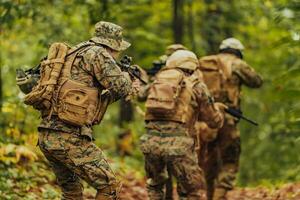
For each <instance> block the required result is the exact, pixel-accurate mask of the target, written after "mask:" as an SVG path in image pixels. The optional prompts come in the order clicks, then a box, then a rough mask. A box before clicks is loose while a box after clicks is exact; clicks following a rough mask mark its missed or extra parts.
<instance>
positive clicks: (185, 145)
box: [140, 50, 223, 200]
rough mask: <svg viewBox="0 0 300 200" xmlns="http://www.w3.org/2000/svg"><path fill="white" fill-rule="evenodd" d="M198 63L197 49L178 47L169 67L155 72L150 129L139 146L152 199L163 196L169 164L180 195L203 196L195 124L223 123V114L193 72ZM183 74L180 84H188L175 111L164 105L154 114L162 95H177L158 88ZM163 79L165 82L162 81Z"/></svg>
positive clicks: (148, 104)
mask: <svg viewBox="0 0 300 200" xmlns="http://www.w3.org/2000/svg"><path fill="white" fill-rule="evenodd" d="M197 66H198V60H197V58H196V56H195V54H194V53H192V52H190V51H186V50H178V51H176V52H175V53H173V54H172V55H171V56H170V57H169V58H168V60H167V63H166V67H165V68H164V70H162V71H160V72H159V73H158V74H157V75H156V76H155V80H154V83H153V84H152V85H151V87H150V91H149V96H148V98H147V101H146V109H147V111H146V116H145V122H146V129H147V133H146V134H145V135H143V136H142V137H141V139H140V142H141V143H140V145H141V146H140V147H141V150H142V152H143V153H144V156H145V170H146V174H147V178H148V179H147V189H148V195H149V198H150V199H151V200H162V199H164V190H163V188H164V185H165V183H166V180H167V179H168V173H167V171H166V166H167V165H168V166H169V170H171V173H172V174H173V175H174V176H175V177H176V179H177V182H178V193H179V196H180V198H181V199H195V200H196V199H197V200H198V199H199V198H200V192H199V189H200V188H201V187H203V183H204V178H203V173H202V170H201V168H200V167H199V166H198V162H197V154H196V152H195V140H194V138H193V137H194V136H193V135H192V133H193V132H194V131H193V127H194V126H193V124H194V122H195V121H197V120H198V119H201V120H204V121H206V122H207V123H208V125H209V126H210V127H212V128H217V127H220V126H222V123H223V115H222V114H221V113H220V112H219V111H218V108H217V107H215V106H214V105H213V104H212V101H211V99H210V97H209V95H208V91H207V89H206V86H205V84H203V82H201V81H200V80H199V79H198V77H199V75H198V74H197V72H194V70H195V69H196V68H197ZM181 75H183V76H184V77H185V78H186V79H185V78H184V79H183V80H185V81H184V83H185V84H183V82H180V83H178V84H179V85H181V84H183V85H186V87H185V86H183V88H184V89H182V90H181V92H180V94H178V95H179V97H178V98H179V99H177V100H176V101H175V102H180V103H177V104H176V106H175V107H174V110H173V112H172V113H173V114H171V116H170V115H169V114H168V112H165V113H160V111H162V110H164V109H165V108H164V107H163V106H162V107H161V108H160V107H159V109H158V111H157V112H158V113H159V114H155V111H153V110H152V108H153V107H155V106H156V105H159V104H161V103H162V104H164V102H163V101H161V100H162V99H164V98H168V96H171V98H173V97H174V96H173V95H169V94H167V93H166V94H161V96H153V94H155V91H157V89H159V88H162V87H164V86H166V85H165V83H167V84H168V83H170V82H172V81H175V82H176V80H178V79H177V78H176V77H177V76H179V77H181ZM164 78H167V79H166V80H168V79H169V80H170V81H166V80H164ZM162 80H164V82H161V81H162ZM156 84H158V85H156ZM160 85H161V87H160ZM179 85H177V87H178V86H179ZM156 86H158V87H156ZM174 87H175V85H174ZM162 91H166V90H162ZM187 91H190V92H187ZM170 92H171V91H170ZM188 97H190V98H188ZM153 99H154V100H155V101H153ZM153 102H154V103H153ZM170 104H172V103H171V102H166V103H165V104H164V106H165V107H168V105H170ZM183 107H185V108H184V109H183ZM174 112H175V113H174Z"/></svg>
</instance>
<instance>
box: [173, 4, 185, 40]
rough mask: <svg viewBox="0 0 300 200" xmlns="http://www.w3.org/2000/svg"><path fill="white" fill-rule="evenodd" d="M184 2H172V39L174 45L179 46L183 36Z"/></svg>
mask: <svg viewBox="0 0 300 200" xmlns="http://www.w3.org/2000/svg"><path fill="white" fill-rule="evenodd" d="M183 26H184V1H183V0H173V38H174V42H175V43H179V44H181V43H182V42H183V35H184V29H183Z"/></svg>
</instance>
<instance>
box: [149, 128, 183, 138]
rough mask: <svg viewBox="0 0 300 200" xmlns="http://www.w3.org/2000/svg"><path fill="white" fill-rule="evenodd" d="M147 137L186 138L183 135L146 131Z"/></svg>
mask: <svg viewBox="0 0 300 200" xmlns="http://www.w3.org/2000/svg"><path fill="white" fill-rule="evenodd" d="M147 134H148V135H153V136H159V137H180V136H186V134H185V133H165V132H158V131H152V130H149V131H147Z"/></svg>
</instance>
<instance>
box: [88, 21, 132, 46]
mask: <svg viewBox="0 0 300 200" xmlns="http://www.w3.org/2000/svg"><path fill="white" fill-rule="evenodd" d="M122 34H123V28H122V27H121V26H118V25H116V24H113V23H110V22H104V21H100V22H98V23H97V24H96V25H95V37H93V38H92V39H91V40H92V41H94V42H96V43H99V44H103V45H105V46H108V47H109V48H111V49H113V50H115V51H123V50H125V49H127V48H128V47H129V46H130V43H129V42H127V41H125V40H123V36H122Z"/></svg>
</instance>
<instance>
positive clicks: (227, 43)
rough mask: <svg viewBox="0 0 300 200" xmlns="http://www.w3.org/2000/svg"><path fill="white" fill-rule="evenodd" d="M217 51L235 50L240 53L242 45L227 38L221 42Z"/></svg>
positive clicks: (234, 39)
mask: <svg viewBox="0 0 300 200" xmlns="http://www.w3.org/2000/svg"><path fill="white" fill-rule="evenodd" d="M219 49H220V50H224V49H236V50H239V51H242V50H244V45H243V44H242V43H241V42H240V41H239V40H238V39H236V38H227V39H225V40H223V41H222V42H221V44H220V47H219Z"/></svg>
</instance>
